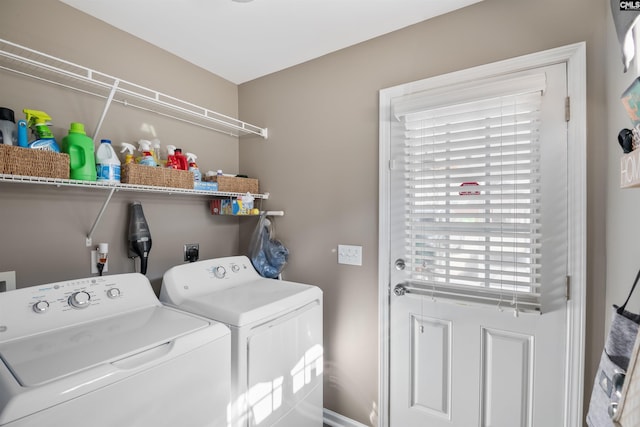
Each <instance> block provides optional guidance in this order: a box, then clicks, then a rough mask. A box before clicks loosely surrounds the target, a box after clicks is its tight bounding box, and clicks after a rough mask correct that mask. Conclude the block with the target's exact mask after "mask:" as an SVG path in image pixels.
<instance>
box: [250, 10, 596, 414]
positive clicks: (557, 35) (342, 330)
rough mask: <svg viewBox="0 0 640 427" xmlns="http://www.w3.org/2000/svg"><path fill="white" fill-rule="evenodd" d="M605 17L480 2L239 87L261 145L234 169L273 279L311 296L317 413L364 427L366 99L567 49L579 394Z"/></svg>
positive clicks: (369, 190)
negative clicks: (280, 246) (269, 209)
mask: <svg viewBox="0 0 640 427" xmlns="http://www.w3.org/2000/svg"><path fill="white" fill-rule="evenodd" d="M607 9H608V2H607V1H605V0H588V1H577V0H564V1H560V2H558V1H551V0H539V1H524V0H485V1H484V2H481V3H479V4H476V5H473V6H471V7H468V8H465V9H463V10H459V11H456V12H452V13H450V14H448V15H445V16H442V17H439V18H436V19H433V20H429V21H426V22H423V23H420V24H417V25H414V26H412V27H409V28H406V29H403V30H400V31H397V32H394V33H392V34H389V35H386V36H383V37H380V38H377V39H374V40H370V41H368V42H365V43H362V44H359V45H356V46H353V47H350V48H348V49H344V50H342V51H339V52H336V53H333V54H330V55H327V56H324V57H322V58H319V59H317V60H314V61H310V62H308V63H305V64H302V65H300V66H296V67H293V68H290V69H288V70H285V71H282V72H278V73H275V74H272V75H269V76H266V77H263V78H260V79H256V80H254V81H251V82H248V83H245V84H242V85H240V91H239V96H240V98H239V105H240V114H241V116H242V117H243V119H244V120H248V121H250V122H257V123H261V124H263V125H265V126H267V127H269V135H270V137H269V141H268V142H267V143H266V144H263V143H259V142H257V141H255V142H254V141H247V143H246V144H241V145H240V159H241V162H242V165H243V166H244V167H245V169H246V170H247V171H249V172H251V173H252V174H254V175H256V176H259V177H260V179H261V182H262V183H264V185H265V187H266V188H268V189H269V191H270V192H271V194H272V195H273V197H272V199H273V203H274V204H275V203H277V205H278V208H282V209H284V210H285V212H286V216H285V217H284V218H282V219H279V220H278V221H277V230H278V235H279V236H280V237H281V238H282V239H283V240H284V241H285V242H286V243H287V245H288V246H289V248H290V250H291V258H290V261H291V262H290V265H289V267H288V268H287V270H286V278H287V279H289V280H295V281H304V282H310V283H314V284H316V285H318V286H320V287H321V288H322V289H323V290H324V296H325V311H324V314H325V361H326V363H325V365H326V372H325V407H327V408H329V409H331V410H333V411H335V412H338V413H341V414H344V415H346V416H348V417H350V418H352V419H355V420H358V421H359V422H361V423H364V424H366V425H371V421H370V420H371V419H374V418H375V413H376V412H377V383H378V358H377V351H378V328H377V322H378V301H377V286H378V277H377V268H378V267H377V260H378V254H377V247H378V240H377V239H378V213H377V209H378V91H379V90H380V89H383V88H386V87H390V86H394V85H398V84H401V83H406V82H410V81H415V80H419V79H423V78H426V77H430V76H435V75H439V74H442V73H446V72H450V71H455V70H460V69H465V68H468V67H472V66H475V65H480V64H485V63H489V62H493V61H497V60H501V59H506V58H510V57H514V56H519V55H523V54H527V53H531V52H536V51H540V50H545V49H550V48H554V47H558V46H563V45H567V44H571V43H575V42H580V41H586V42H587V67H588V69H587V76H588V88H587V92H588V135H589V140H588V174H589V177H588V182H587V187H588V246H589V249H588V251H589V252H588V271H587V274H588V287H589V289H588V314H587V327H588V336H587V369H586V371H587V372H586V375H587V376H586V378H587V379H586V383H587V389H590V387H591V383H592V378H593V372H594V367H595V366H596V364H597V359H598V355H599V351H600V348H601V345H602V337H603V333H604V332H603V327H604V317H603V313H604V291H605V286H604V279H605V257H604V215H605V206H604V201H605V193H604V190H605V186H606V179H607V174H606V167H607V166H606V160H605V158H606V154H607V152H606V148H605V146H604V145H603V141H605V129H606V128H605V123H604V120H603V117H604V115H605V112H604V101H605V98H604V72H605V50H604V48H605V44H604V38H605V35H604V28H605V18H606V17H607ZM319 36H321V35H319ZM248 233H249V230H248V229H245V228H243V230H242V231H241V234H242V238H243V239H246V238H247V234H248ZM338 244H353V245H362V246H363V265H362V266H361V267H354V266H348V265H338V264H337V257H336V253H335V249H336V247H337V245H338ZM587 394H588V393H587Z"/></svg>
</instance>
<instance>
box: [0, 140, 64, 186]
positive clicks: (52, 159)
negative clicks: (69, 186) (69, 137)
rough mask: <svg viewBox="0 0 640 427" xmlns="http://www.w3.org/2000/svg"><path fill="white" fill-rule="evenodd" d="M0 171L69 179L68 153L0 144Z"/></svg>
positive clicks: (11, 173)
mask: <svg viewBox="0 0 640 427" xmlns="http://www.w3.org/2000/svg"><path fill="white" fill-rule="evenodd" d="M0 172H2V173H3V174H10V175H24V176H39V177H45V178H62V179H69V155H68V154H65V153H54V152H53V151H46V150H34V149H31V148H23V147H16V146H14V145H4V144H0Z"/></svg>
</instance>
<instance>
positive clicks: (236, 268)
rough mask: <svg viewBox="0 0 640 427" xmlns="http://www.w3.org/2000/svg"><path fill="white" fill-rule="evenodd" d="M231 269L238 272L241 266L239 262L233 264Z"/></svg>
mask: <svg viewBox="0 0 640 427" xmlns="http://www.w3.org/2000/svg"><path fill="white" fill-rule="evenodd" d="M231 271H233V272H234V273H237V272H238V271H240V266H239V265H238V264H232V265H231Z"/></svg>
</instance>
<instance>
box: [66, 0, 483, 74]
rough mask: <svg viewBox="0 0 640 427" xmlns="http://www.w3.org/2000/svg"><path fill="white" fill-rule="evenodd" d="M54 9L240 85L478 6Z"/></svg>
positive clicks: (124, 1) (147, 3) (431, 1)
mask: <svg viewBox="0 0 640 427" xmlns="http://www.w3.org/2000/svg"><path fill="white" fill-rule="evenodd" d="M61 1H62V2H64V3H66V4H68V5H70V6H72V7H74V8H76V9H78V10H81V11H83V12H85V13H87V14H89V15H92V16H94V17H96V18H98V19H100V20H102V21H104V22H106V23H108V24H111V25H113V26H114V27H116V28H119V29H121V30H123V31H126V32H127V33H130V34H132V35H134V36H136V37H139V38H141V39H143V40H145V41H147V42H149V43H151V44H153V45H156V46H158V47H160V48H162V49H164V50H166V51H168V52H171V53H173V54H174V55H177V56H179V57H181V58H183V59H185V60H187V61H189V62H191V63H193V64H195V65H198V66H200V67H202V68H204V69H206V70H209V71H211V72H212V73H214V74H217V75H218V76H220V77H223V78H225V79H227V80H229V81H231V82H233V83H236V84H240V83H244V82H246V81H249V80H253V79H255V78H258V77H261V76H264V75H267V74H270V73H273V72H276V71H279V70H282V69H285V68H287V67H291V66H293V65H296V64H300V63H302V62H305V61H308V60H310V59H314V58H317V57H320V56H322V55H325V54H327V53H330V52H334V51H336V50H339V49H342V48H345V47H348V46H352V45H354V44H357V43H360V42H363V41H365V40H368V39H371V38H374V37H377V36H380V35H383V34H386V33H389V32H392V31H395V30H398V29H400V28H404V27H407V26H409V25H412V24H415V23H418V22H421V21H424V20H426V19H429V18H432V17H434V16H437V15H441V14H444V13H447V12H450V11H453V10H455V9H459V8H462V7H465V6H468V5H470V4H473V3H476V2H478V1H480V0H254V1H251V2H248V3H247V2H238V1H233V0H134V1H132V0H61ZM245 1H246V0H245Z"/></svg>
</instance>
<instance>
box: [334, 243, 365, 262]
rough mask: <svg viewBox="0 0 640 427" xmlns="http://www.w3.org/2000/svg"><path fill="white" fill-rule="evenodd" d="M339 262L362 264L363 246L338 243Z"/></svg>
mask: <svg viewBox="0 0 640 427" xmlns="http://www.w3.org/2000/svg"><path fill="white" fill-rule="evenodd" d="M338 264H348V265H362V246H353V245H338Z"/></svg>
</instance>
